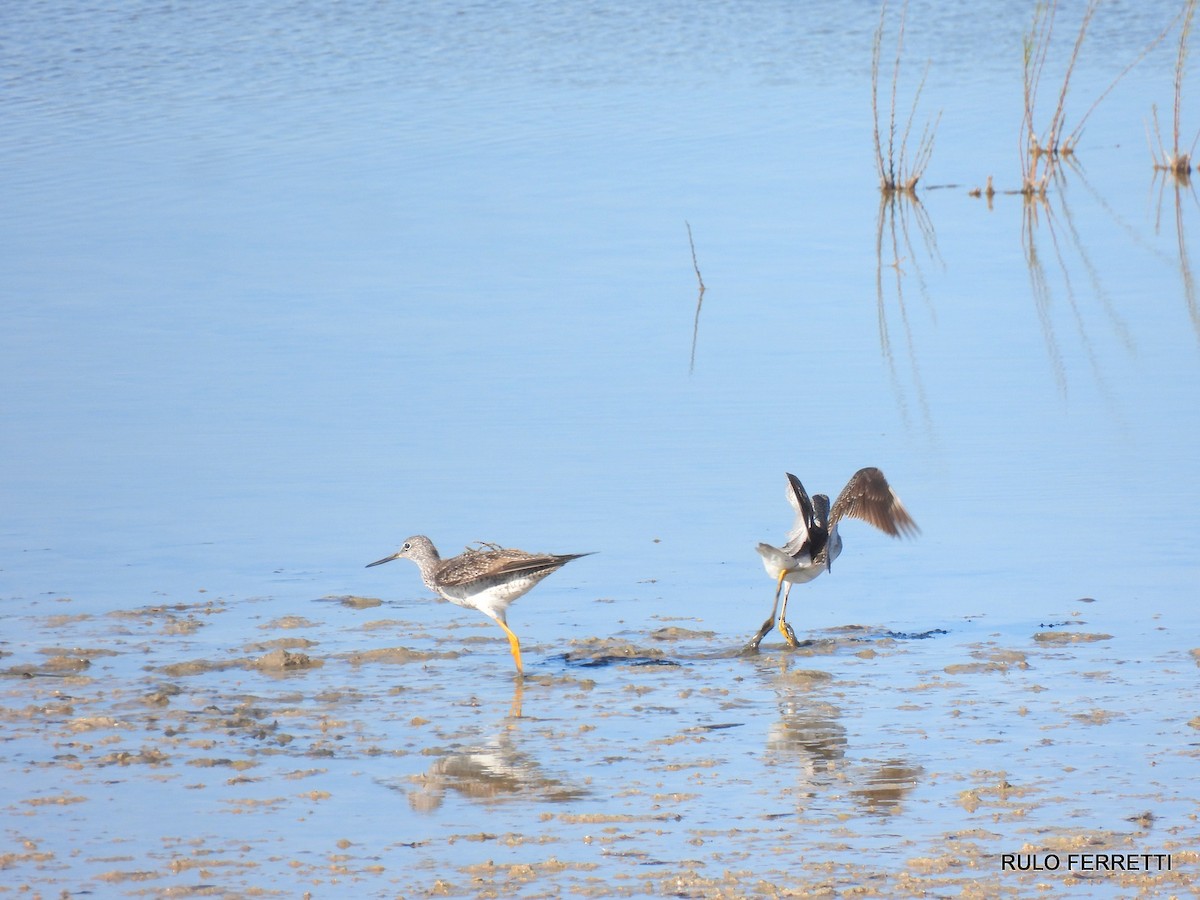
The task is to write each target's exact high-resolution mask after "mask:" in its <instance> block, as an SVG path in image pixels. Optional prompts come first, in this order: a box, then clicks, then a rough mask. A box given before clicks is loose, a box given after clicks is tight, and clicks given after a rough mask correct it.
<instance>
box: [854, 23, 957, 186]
mask: <svg viewBox="0 0 1200 900" xmlns="http://www.w3.org/2000/svg"><path fill="white" fill-rule="evenodd" d="M886 16H887V2H886V0H885V2H884V3H883V5H882V6H881V7H880V10H879V27H878V28H876V29H875V40H874V42H873V44H872V46H871V112H872V114H873V115H874V117H875V130H874V136H875V166H876V168H877V169H878V171H879V187H880V190H882V191H883V192H884V193H885V194H892V193H907V194H914V193H915V192H916V188H917V182H918V181H920V180H921V176H922V175H924V174H925V169H926V167H927V166H928V165H929V159H930V157H931V156H932V155H933V139H934V134H935V133H936V132H937V126H938V122H940V121H941V113H940V112H939V113H938V116H937V118H936V119H935V120H934V121H933V123H932V124H930V123H929V122H926V124H925V127H924V129H923V131H922V132H921V139H920V140H919V141H918V142H917V147H916V150H915V152H914V153H913V155H912V156H911V157H909V155H908V143H909V138H910V137H911V136H912V127H913V120H914V119H915V118H916V114H917V103H918V102H919V101H920V99H921V91H922V90H923V89H924V87H925V77H926V76H927V75H928V74H929V64H928V63H926V64H925V71H924V72H922V73H921V81H920V83H919V84H918V85H917V90H916V93H915V94H914V95H913V101H912V108H911V109H910V110H909V113H908V120H907V122H906V123H905V125H904V133H903V134H902V135H900V140H899V147H898V148H897V145H896V138H897V128H896V93H897V88H898V85H899V82H900V58H901V56H902V55H903V52H904V24H905V20H906V18H907V16H908V3H907V0H906V2H905V4H904V7H903V8H902V9H901V12H900V31H899V34H897V36H896V59H895V62H894V64H893V66H892V91H891V103H890V107H889V112H888V127H887V154H886V156H885V154H884V141H883V138H882V136H881V134H880V129H879V67H880V62H881V60H882V55H883V28H884V23H885V21H886Z"/></svg>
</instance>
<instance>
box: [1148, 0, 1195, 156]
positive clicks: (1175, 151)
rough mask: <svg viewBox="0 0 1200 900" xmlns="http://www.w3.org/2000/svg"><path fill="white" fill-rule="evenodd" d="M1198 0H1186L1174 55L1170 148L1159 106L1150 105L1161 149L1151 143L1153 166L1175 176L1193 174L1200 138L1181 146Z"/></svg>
mask: <svg viewBox="0 0 1200 900" xmlns="http://www.w3.org/2000/svg"><path fill="white" fill-rule="evenodd" d="M1196 2H1197V0H1187V3H1186V4H1185V5H1184V10H1183V26H1182V28H1180V31H1179V52H1178V53H1177V54H1176V56H1175V109H1174V120H1173V122H1172V125H1173V129H1172V138H1173V142H1172V144H1171V150H1169V151H1168V150H1167V149H1166V148H1165V147H1164V146H1163V141H1162V131H1161V130H1160V129H1159V127H1158V107H1157V106H1155V105H1151V107H1150V114H1151V116H1152V118H1153V120H1154V133H1155V135H1156V136H1157V138H1158V152H1157V153H1156V152H1155V151H1154V148H1153V146H1151V149H1150V153H1151V155H1152V156H1153V157H1154V168H1155V169H1156V170H1157V171H1163V172H1169V173H1171V174H1172V175H1174V176H1175V177H1176V178H1180V179H1184V178H1187V177H1189V176H1190V175H1191V171H1192V155H1193V153H1194V152H1195V150H1196V142H1197V141H1200V132H1197V134H1196V137H1195V138H1194V139H1193V140H1192V146H1191V147H1190V148H1188V150H1187V151H1186V152H1185V151H1184V150H1182V149H1180V146H1179V132H1180V108H1181V107H1182V105H1183V72H1184V68H1185V66H1186V63H1187V49H1188V38H1189V37H1190V36H1191V31H1192V17H1193V14H1194V13H1195V12H1196Z"/></svg>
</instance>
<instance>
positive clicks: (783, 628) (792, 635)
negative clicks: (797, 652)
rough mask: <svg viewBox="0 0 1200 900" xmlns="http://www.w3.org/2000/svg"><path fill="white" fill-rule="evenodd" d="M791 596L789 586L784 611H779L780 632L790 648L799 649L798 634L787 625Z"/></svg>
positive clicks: (784, 599) (785, 595)
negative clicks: (788, 603)
mask: <svg viewBox="0 0 1200 900" xmlns="http://www.w3.org/2000/svg"><path fill="white" fill-rule="evenodd" d="M790 596H792V586H791V585H790V584H789V585H788V587H787V592H786V593H784V595H783V609H781V610H780V611H779V632H780V634H782V635H783V639H784V640H785V641H787V644H788V646H789V647H799V646H800V642H799V641H798V640H796V632H794V631H792V626H791V625H789V624H788V623H787V602H788V597H790Z"/></svg>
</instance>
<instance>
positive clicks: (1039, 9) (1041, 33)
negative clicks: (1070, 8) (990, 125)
mask: <svg viewBox="0 0 1200 900" xmlns="http://www.w3.org/2000/svg"><path fill="white" fill-rule="evenodd" d="M1098 5H1099V0H1088V5H1087V7H1086V9H1084V12H1083V19H1082V21H1081V22H1080V24H1079V34H1078V35H1077V36H1076V38H1075V46H1074V48H1073V49H1072V51H1071V57H1070V59H1069V60H1068V61H1067V70H1066V72H1065V74H1064V75H1063V81H1062V87H1061V88H1060V89H1059V92H1058V103H1057V105H1056V106H1055V107H1054V113H1053V115H1052V116H1051V117H1050V123H1049V125H1047V127H1046V129H1045V131H1043V132H1042V134H1041V135H1039V134H1038V131H1037V126H1036V125H1035V124H1034V114H1035V112H1036V109H1037V96H1038V89H1039V87H1040V86H1041V83H1042V73H1043V71H1044V69H1045V66H1046V58H1047V56H1048V55H1049V53H1050V38H1051V37H1052V36H1053V34H1054V18H1055V14H1056V13H1057V12H1058V0H1048V2H1042V3H1038V4H1037V6H1036V7H1034V11H1033V23H1032V25H1031V26H1030V28H1029V31H1028V32H1026V33H1025V37H1024V40H1023V41H1022V49H1023V51H1024V79H1023V82H1024V89H1025V94H1024V99H1025V108H1024V116H1023V118H1022V120H1021V137H1022V140H1021V192H1022V193H1023V194H1039V195H1044V194H1045V193H1046V186H1047V184H1049V182H1050V179H1051V177H1053V175H1054V167H1055V166H1056V165H1057V164H1058V160H1059V158H1060V157H1064V156H1070V155H1072V154H1073V153H1074V152H1075V140H1077V139H1078V134H1077V133H1072V134H1070V135H1067V136H1066V137H1063V134H1062V131H1063V125H1064V122H1065V119H1066V106H1067V91H1068V89H1069V88H1070V86H1071V74H1072V72H1074V70H1075V63H1076V62H1077V61H1078V59H1079V50H1080V48H1081V47H1082V46H1083V38H1084V36H1085V35H1086V34H1087V29H1088V25H1090V24H1091V21H1092V17H1093V16H1094V15H1095V14H1096V7H1097V6H1098ZM1077 131H1078V129H1077V130H1076V132H1077Z"/></svg>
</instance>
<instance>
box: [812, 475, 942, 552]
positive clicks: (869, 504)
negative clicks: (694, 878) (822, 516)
mask: <svg viewBox="0 0 1200 900" xmlns="http://www.w3.org/2000/svg"><path fill="white" fill-rule="evenodd" d="M841 518H851V519H861V520H862V521H864V522H869V523H870V524H872V525H874V526H875V527H876V528H878V529H879V530H880V531H882V532H884V533H886V534H890V535H892V537H900V536H901V535H904V536H909V535H914V534H917V533H918V532H919V531H920V530H921V529H920V528H918V527H917V523H916V522H914V521H913V518H912V516H910V515H909V514H908V510H906V509H905V508H904V505H903V504H902V503H901V502H900V498H899V497H897V496H896V492H895V491H893V490H892V487H891V485H889V484H888V481H887V479H886V478H884V477H883V472H881V471H880V470H879V469H876V468H873V467H870V468H866V469H859V470H858V471H857V472H855V473H854V475H853V477H852V478H851V479H850V481H849V482H848V483H847V484H846V486H845V487H844V488H842V492H841V493H840V494H838V498H837V500H836V501H834V504H833V510H832V512H831V513H830V525H831V526H832V525H833V524H834V523H836V522H837V521H838V520H839V519H841Z"/></svg>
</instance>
